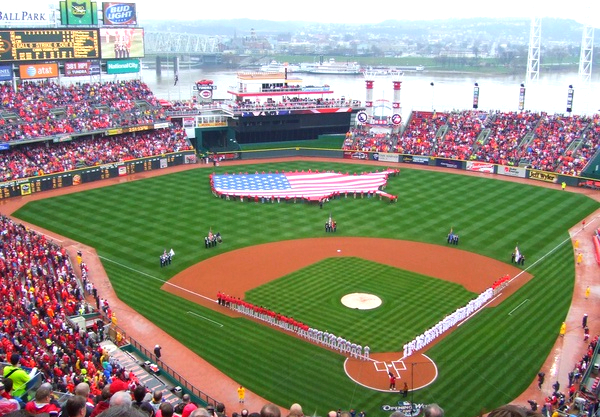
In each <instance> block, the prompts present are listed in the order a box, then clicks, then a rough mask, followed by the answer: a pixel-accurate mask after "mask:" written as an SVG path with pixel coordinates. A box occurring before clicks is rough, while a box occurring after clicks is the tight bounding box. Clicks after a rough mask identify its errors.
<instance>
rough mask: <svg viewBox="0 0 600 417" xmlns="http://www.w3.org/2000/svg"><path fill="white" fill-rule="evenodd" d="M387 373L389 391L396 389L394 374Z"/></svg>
mask: <svg viewBox="0 0 600 417" xmlns="http://www.w3.org/2000/svg"><path fill="white" fill-rule="evenodd" d="M388 375H389V376H390V391H394V390H395V389H396V376H395V375H394V374H393V373H391V372H388Z"/></svg>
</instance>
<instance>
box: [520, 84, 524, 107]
mask: <svg viewBox="0 0 600 417" xmlns="http://www.w3.org/2000/svg"><path fill="white" fill-rule="evenodd" d="M523 109H525V86H524V85H522V84H521V89H520V90H519V111H523Z"/></svg>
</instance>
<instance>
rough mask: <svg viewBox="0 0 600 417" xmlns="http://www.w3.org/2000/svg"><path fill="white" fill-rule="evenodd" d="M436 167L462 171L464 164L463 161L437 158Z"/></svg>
mask: <svg viewBox="0 0 600 417" xmlns="http://www.w3.org/2000/svg"><path fill="white" fill-rule="evenodd" d="M435 166H438V167H444V168H453V169H461V168H462V162H461V161H457V160H455V159H442V158H436V159H435Z"/></svg>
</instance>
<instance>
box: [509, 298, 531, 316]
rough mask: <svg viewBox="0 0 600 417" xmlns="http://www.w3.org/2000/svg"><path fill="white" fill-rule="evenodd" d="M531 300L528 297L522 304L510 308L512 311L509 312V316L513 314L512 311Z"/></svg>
mask: <svg viewBox="0 0 600 417" xmlns="http://www.w3.org/2000/svg"><path fill="white" fill-rule="evenodd" d="M527 302H529V298H526V299H525V300H524V301H523V302H522V303H521V304H519V305H518V306H516V307H515V308H513V309H512V310H510V313H508V315H509V316H512V313H513V312H515V311H516V310H517V309H518V308H519V307H521V306H522V305H523V304H525V303H527Z"/></svg>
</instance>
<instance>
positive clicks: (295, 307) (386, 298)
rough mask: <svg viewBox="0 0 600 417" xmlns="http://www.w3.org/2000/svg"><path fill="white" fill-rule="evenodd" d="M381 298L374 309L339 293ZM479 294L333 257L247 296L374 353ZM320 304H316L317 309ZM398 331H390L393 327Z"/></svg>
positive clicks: (393, 347)
mask: <svg viewBox="0 0 600 417" xmlns="http://www.w3.org/2000/svg"><path fill="white" fill-rule="evenodd" d="M357 292H358V293H369V294H374V295H376V296H378V297H379V298H381V300H382V305H381V306H380V307H379V308H377V309H373V310H358V309H356V310H353V309H349V308H348V307H346V306H344V305H343V304H342V302H341V298H342V297H343V296H344V295H346V294H351V293H357ZM475 297H477V294H474V293H471V292H469V291H466V290H465V288H464V287H463V286H461V285H458V284H454V283H451V282H447V281H443V280H439V279H435V278H431V277H426V276H423V275H420V274H416V273H414V272H410V271H404V270H401V269H397V268H394V267H391V266H387V265H382V264H378V263H375V262H371V261H367V260H364V259H359V258H344V257H341V258H329V259H325V260H323V261H321V262H318V263H316V264H314V265H311V266H309V267H306V268H303V269H302V270H300V271H297V272H295V273H293V274H290V275H288V276H285V277H282V278H280V279H277V280H275V281H272V282H270V283H268V284H265V285H262V286H260V287H258V288H255V289H253V290H251V291H248V292H247V293H246V297H245V298H246V300H247V301H249V302H251V303H253V304H255V305H260V306H264V307H268V308H270V309H271V310H273V311H277V312H280V313H282V314H285V315H287V316H289V317H295V318H300V317H301V318H302V320H304V321H305V322H306V323H310V325H311V326H313V327H315V328H318V329H320V330H329V331H331V332H333V333H335V334H336V335H338V336H342V337H344V338H346V339H348V340H351V341H352V342H355V343H359V344H361V345H362V346H366V345H368V346H369V347H370V348H371V350H372V351H373V352H398V351H400V350H402V349H401V347H402V346H403V344H404V343H405V342H406V341H407V340H411V339H413V338H414V337H415V336H417V335H418V334H421V333H422V332H423V330H425V329H427V328H430V327H433V325H434V324H435V323H437V322H438V321H439V320H440V317H444V316H445V315H447V314H449V313H451V312H453V311H454V310H455V309H456V308H457V307H459V306H463V305H465V304H466V303H468V302H469V300H471V299H473V298H475ZM316 306H318V308H315V307H316ZM390 328H394V329H395V331H394V332H393V333H392V334H390V333H389V329H390Z"/></svg>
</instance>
